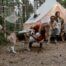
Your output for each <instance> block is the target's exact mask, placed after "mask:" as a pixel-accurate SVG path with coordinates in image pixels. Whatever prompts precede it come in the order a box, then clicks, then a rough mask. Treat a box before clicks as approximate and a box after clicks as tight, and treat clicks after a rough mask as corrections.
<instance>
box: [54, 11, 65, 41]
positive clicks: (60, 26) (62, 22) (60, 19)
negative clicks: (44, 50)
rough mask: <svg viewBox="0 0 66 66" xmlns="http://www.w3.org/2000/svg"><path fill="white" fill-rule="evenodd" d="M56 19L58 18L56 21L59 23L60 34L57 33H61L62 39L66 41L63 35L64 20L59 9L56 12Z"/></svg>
mask: <svg viewBox="0 0 66 66" xmlns="http://www.w3.org/2000/svg"><path fill="white" fill-rule="evenodd" d="M55 20H56V22H57V24H58V34H57V37H58V36H59V35H61V39H62V41H64V37H63V35H64V20H63V18H61V17H60V12H59V11H57V12H56V13H55Z"/></svg>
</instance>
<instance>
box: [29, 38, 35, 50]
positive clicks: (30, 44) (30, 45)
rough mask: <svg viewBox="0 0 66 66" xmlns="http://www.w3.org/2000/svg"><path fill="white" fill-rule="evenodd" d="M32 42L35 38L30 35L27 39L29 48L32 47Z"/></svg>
mask: <svg viewBox="0 0 66 66" xmlns="http://www.w3.org/2000/svg"><path fill="white" fill-rule="evenodd" d="M33 42H35V39H34V38H33V37H30V39H29V48H30V49H31V48H32V44H33Z"/></svg>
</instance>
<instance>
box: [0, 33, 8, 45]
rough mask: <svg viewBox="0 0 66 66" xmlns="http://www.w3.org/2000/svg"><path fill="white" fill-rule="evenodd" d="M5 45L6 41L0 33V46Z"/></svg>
mask: <svg viewBox="0 0 66 66" xmlns="http://www.w3.org/2000/svg"><path fill="white" fill-rule="evenodd" d="M6 44H7V40H6V38H5V37H4V34H3V33H0V45H6Z"/></svg>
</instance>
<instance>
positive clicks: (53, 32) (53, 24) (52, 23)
mask: <svg viewBox="0 0 66 66" xmlns="http://www.w3.org/2000/svg"><path fill="white" fill-rule="evenodd" d="M57 35H58V24H57V22H56V21H55V16H51V17H50V37H53V38H54V41H55V43H57Z"/></svg>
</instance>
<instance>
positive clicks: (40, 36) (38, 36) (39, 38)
mask: <svg viewBox="0 0 66 66" xmlns="http://www.w3.org/2000/svg"><path fill="white" fill-rule="evenodd" d="M45 32H46V31H45V26H44V25H43V24H42V25H40V27H39V29H38V32H37V33H35V35H32V36H31V37H30V40H29V48H30V49H31V47H32V44H33V43H34V42H38V43H40V48H42V42H43V41H44V39H45Z"/></svg>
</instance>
